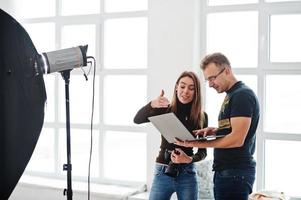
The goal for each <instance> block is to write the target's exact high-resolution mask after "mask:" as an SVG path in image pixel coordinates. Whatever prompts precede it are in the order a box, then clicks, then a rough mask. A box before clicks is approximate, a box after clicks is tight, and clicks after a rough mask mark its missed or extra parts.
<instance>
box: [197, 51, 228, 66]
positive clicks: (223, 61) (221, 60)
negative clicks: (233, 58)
mask: <svg viewBox="0 0 301 200" xmlns="http://www.w3.org/2000/svg"><path fill="white" fill-rule="evenodd" d="M210 63H214V64H215V65H217V66H218V67H222V66H224V65H227V66H229V67H231V65H230V62H229V60H228V58H227V57H226V56H225V55H223V54H222V53H213V54H208V55H207V56H205V58H204V59H203V60H202V63H201V69H202V70H204V69H206V67H207V66H208V65H209V64H210Z"/></svg>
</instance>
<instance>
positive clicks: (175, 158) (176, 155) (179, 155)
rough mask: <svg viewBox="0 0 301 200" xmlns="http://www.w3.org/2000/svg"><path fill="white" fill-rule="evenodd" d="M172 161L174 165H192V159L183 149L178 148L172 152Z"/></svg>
mask: <svg viewBox="0 0 301 200" xmlns="http://www.w3.org/2000/svg"><path fill="white" fill-rule="evenodd" d="M170 159H171V161H172V162H173V163H191V162H192V157H190V156H188V155H187V154H186V153H185V152H184V151H183V150H182V149H180V148H176V149H175V150H173V151H172V152H171V156H170Z"/></svg>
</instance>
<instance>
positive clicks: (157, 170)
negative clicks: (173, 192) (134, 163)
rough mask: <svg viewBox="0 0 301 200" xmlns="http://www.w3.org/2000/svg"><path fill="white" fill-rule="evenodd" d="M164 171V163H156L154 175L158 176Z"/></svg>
mask: <svg viewBox="0 0 301 200" xmlns="http://www.w3.org/2000/svg"><path fill="white" fill-rule="evenodd" d="M164 171H165V166H164V165H159V164H156V165H155V170H154V176H160V175H162V174H164Z"/></svg>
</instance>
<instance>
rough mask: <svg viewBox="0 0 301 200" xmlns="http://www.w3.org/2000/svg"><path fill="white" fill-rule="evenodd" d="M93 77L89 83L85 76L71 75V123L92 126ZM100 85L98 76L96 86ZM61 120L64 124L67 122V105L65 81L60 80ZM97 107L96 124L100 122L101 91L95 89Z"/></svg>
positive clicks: (90, 77)
mask: <svg viewBox="0 0 301 200" xmlns="http://www.w3.org/2000/svg"><path fill="white" fill-rule="evenodd" d="M92 84H93V81H92V76H89V79H88V81H86V80H85V77H84V76H83V75H75V74H71V76H70V84H69V93H70V94H69V99H70V101H69V102H70V121H71V123H81V124H83V123H85V124H90V122H91V113H92V92H93V91H92V86H93V85H92ZM98 84H99V79H98V76H96V77H95V85H96V87H97V85H98ZM59 90H60V96H59V97H60V99H59V102H60V104H59V106H60V107H59V108H60V113H59V114H60V115H59V119H60V121H62V122H65V121H66V105H65V81H64V80H63V79H62V78H61V79H60V80H59ZM94 102H95V107H94V123H98V121H99V112H98V111H99V91H98V90H97V89H95V101H94Z"/></svg>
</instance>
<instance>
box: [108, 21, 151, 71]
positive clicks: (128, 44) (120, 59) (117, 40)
mask: <svg viewBox="0 0 301 200" xmlns="http://www.w3.org/2000/svg"><path fill="white" fill-rule="evenodd" d="M104 31H105V32H104V67H105V68H111V69H116V68H118V69H121V68H123V69H124V68H146V67H147V19H146V18H142V17H141V18H130V19H112V20H107V21H105V29H104Z"/></svg>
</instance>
